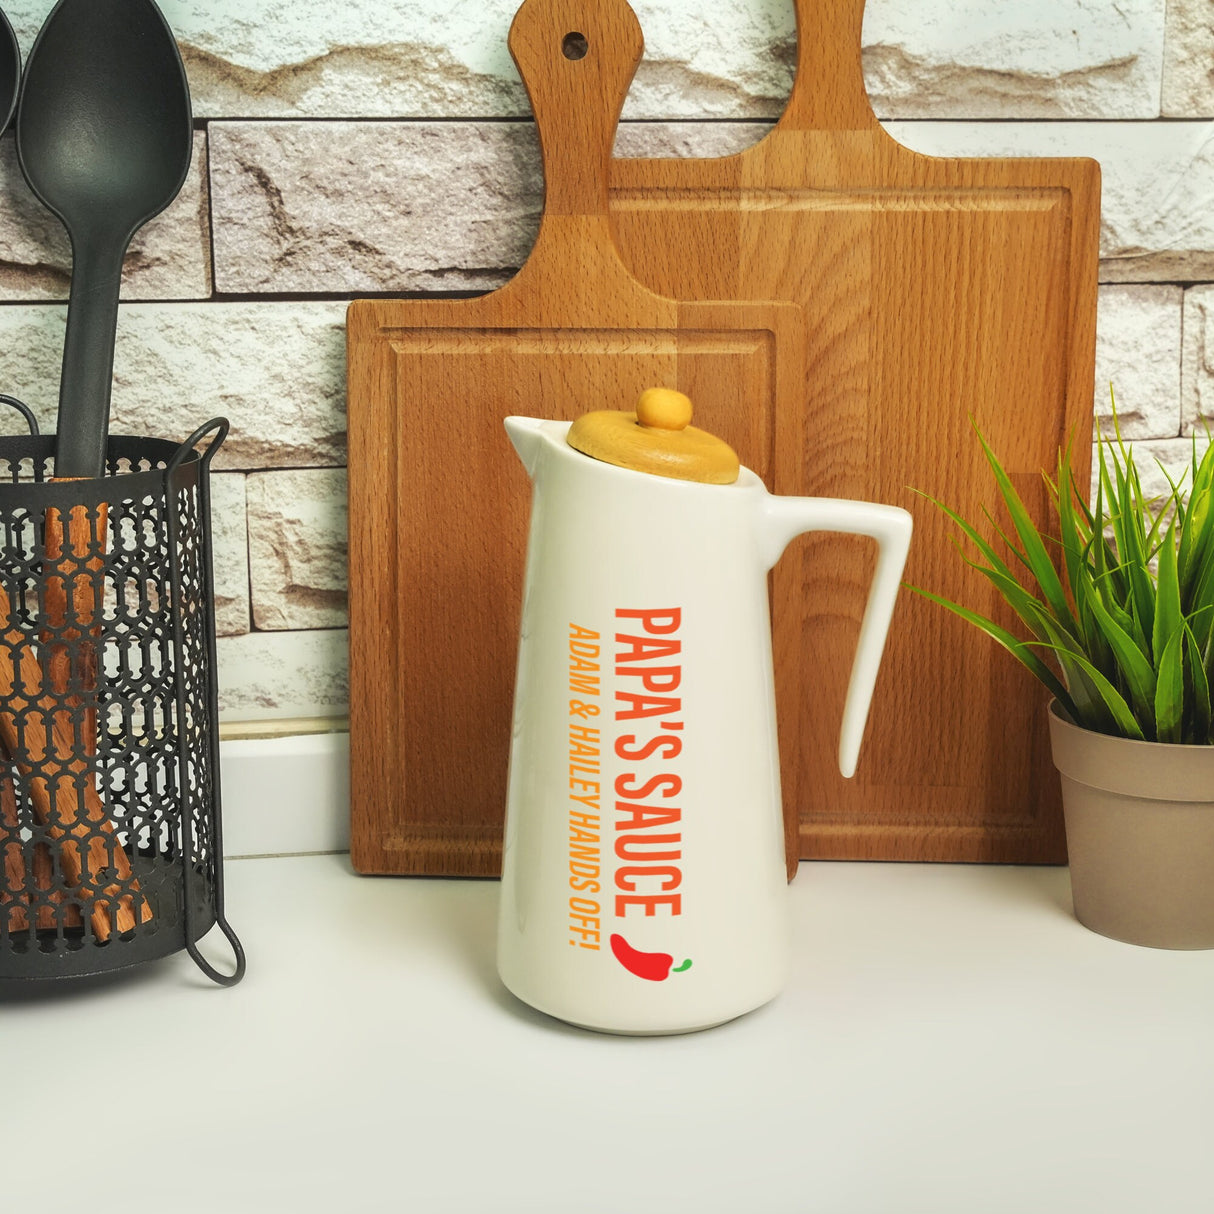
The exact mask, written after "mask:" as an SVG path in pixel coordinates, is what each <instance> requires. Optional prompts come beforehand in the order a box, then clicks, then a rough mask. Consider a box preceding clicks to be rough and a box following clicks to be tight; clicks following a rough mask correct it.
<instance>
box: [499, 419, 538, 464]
mask: <svg viewBox="0 0 1214 1214" xmlns="http://www.w3.org/2000/svg"><path fill="white" fill-rule="evenodd" d="M543 424H544V421H543V418H539V417H508V418H506V434H507V435H508V436H509V438H510V441H511V442H512V443H513V444H514V449H515V450H516V451H517V452H518V457H519V459H521V460H522V461H523V467H524V468H526V469H527V475H528V476H534V475H535V462H536V460H537V459H538V458H539V452H540V444H541V443H542V442H543V441H544V440H543V437H542V435H541V434H540V427H541V426H542V425H543Z"/></svg>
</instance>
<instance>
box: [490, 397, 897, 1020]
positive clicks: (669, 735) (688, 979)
mask: <svg viewBox="0 0 1214 1214" xmlns="http://www.w3.org/2000/svg"><path fill="white" fill-rule="evenodd" d="M651 395H652V396H653V398H655V399H657V400H658V401H659V405H658V406H655V407H654V409H656V410H657V411H658V413H661V412H662V410H665V409H666V405H667V404H668V403H669V402H670V401H671V400H675V401H676V402H677V401H684V402H685V401H686V398H685V397H680V396H679V394H676V393H670V392H664V391H661V390H659V391H658V392H656V393H654V394H650V393H647V394H646V397H650V396H651ZM642 400H643V401H644V400H645V398H642ZM663 402H665V403H663ZM639 408H640V409H641V416H642V419H643V420H645V421H649V422H650V423H651V424H650V425H644V424H643V422H642V421H637V420H636V418H637V415H636V414H625V413H613V414H591V415H588V417H586V418H582V419H579V421H578V422H576V423H574V426H575V427H580V426H582V424H583V423H585V422H590V421H591V420H592V419H603V418H606V420H608V421H610V422H613V423H614V424H613V425H612V426H611V427H609V429H610V431H611V434H613V435H615V436H616V438H614V439H613V438H612V437H610V435H609V436H608V439H607V440H606V441H607V443H608V445H610V444H611V443H612V442H614V441H616V440H617V439H623V440H626V442H625V443H624V446H625V447H626V448H627V450H625V451H623V452H622V453H621V454H620V456H619V458H617V457H616V456H615V455H613V454H612V453H611V452H610V451H607V452H606V453H605V454H603V453H601V452H600V450H599V449H598V448H597V447H594V449H595V453H596V455H600V456H601V457H600V458H592V457H591V456H590V455H587V454H584V453H583V450H584V449H589V448H591V447H593V444H592V443H588V442H586V441H583V442H581V443H579V445H580V446H582V447H583V450H579V449H575V447H574V446H571V445H570V441H567V435H568V434H569V431H570V423H568V422H555V421H541V420H538V419H535V418H525V417H511V418H507V419H506V430H507V432H508V434H509V436H510V440H511V442H512V443H513V444H514V446H515V449H516V450H517V451H518V453H519V455H520V456H521V458H522V461H523V463H524V464H525V465H526V468H527V471H528V473H529V474H530V476H531V479H532V481H533V484H534V494H533V498H532V513H531V531H530V538H529V542H528V555H527V569H526V579H525V583H524V592H523V614H522V628H521V640H520V646H519V656H518V677H517V683H516V687H515V704H514V728H513V739H512V748H511V757H510V777H509V792H508V800H507V809H506V834H505V849H504V854H503V866H502V889H501V908H500V917H499V926H498V969H499V972H500V974H501V977H502V980H503V982H504V983H505V984H506V986H507V987H508V988H509V989H510V990H511V991H512V992H514V994H515V995H517V996H518V997H519V998H520V999H522V1000H524V1001H525V1002H526V1003H529V1004H531V1005H532V1006H533V1007H536V1008H539V1009H540V1010H541V1011H544V1012H547V1013H549V1014H550V1015H553V1016H556V1017H559V1018H560V1019H562V1020H566V1021H569V1022H571V1023H573V1024H577V1025H582V1026H584V1027H587V1028H593V1029H598V1030H603V1031H608V1032H616V1033H674V1032H688V1031H692V1030H695V1029H701V1028H707V1027H709V1026H711V1025H714V1024H719V1023H721V1022H723V1021H726V1020H730V1019H732V1018H734V1017H736V1016H739V1015H741V1014H742V1013H744V1012H747V1011H749V1010H751V1009H752V1008H756V1007H758V1006H760V1005H761V1004H763V1003H766V1002H767V1001H768V1000H769V999H771V998H772V997H773V996H775V995H776V994H777V992H778V991H779V990H780V988H781V986H782V985H783V983H784V981H785V976H786V973H787V969H788V964H789V951H790V949H789V944H790V941H789V923H788V906H787V898H788V891H787V885H786V869H785V862H784V831H783V820H782V814H781V801H780V771H779V757H778V753H777V743H776V720H775V692H774V684H773V679H772V651H771V631H770V616H769V611H768V597H767V573H768V570H769V569H770V568H771V567H772V566H773V565H774V564H775V562H776V561H777V560H778V559H779V557H780V554H781V552H783V550H784V548H785V546H786V545H787V544H788V542H789V541H790V540H791V539H792V538H793V537H794V536H797V535H799V534H801V533H802V532H806V531H818V530H823V531H843V532H850V533H855V534H860V535H867V536H871V537H872V538H873V539H875V540H876V541H877V543H878V544H879V546H880V553H879V556H878V560H877V568H876V573H875V576H874V579H873V584H872V589H871V591H870V593H869V599H868V606H867V608H866V611H865V616H864V622H863V626H862V629H861V633H860V641H859V646H858V649H857V653H856V658H855V662H854V665H853V669H852V675H851V682H850V685H849V689H848V694H847V702H846V707H845V711H844V717H843V730H842V737H841V741H840V746H839V765H840V767H841V769H842V771H843V774H844V775H845V776H850V775H852V774H853V772H854V770H855V766H856V760H857V757H858V752H859V748H860V740H861V737H862V735H863V732H864V723H865V720H866V718H867V715H868V707H869V702H870V700H871V697H872V691H873V685H874V683H875V681H876V677H877V668H878V665H879V663H880V658H881V651H882V649H883V647H884V644H885V636H886V632H887V630H888V627H889V622H890V617H891V614H892V612H893V608H894V602H895V598H896V596H897V591H898V586H899V582H900V579H901V576H902V568H903V565H904V563H905V561H906V555H907V550H908V547H909V544H910V535H911V519H910V515H909V514H907V513H906V511H904V510H900V509H898V508H896V507H890V506H881V505H872V504H869V503H865V502H849V501H836V500H831V499H827V498H799V497H774V496H772V495H771V494H769V493H768V492H767V490H766V489H765V488H764V486H763V483H762V481H761V480H760V479H759V478H758V477H757V476H756V475H755V474H754V473H753V472H751V471H750V470H749V469H747V468H741V469H740V470H739V471H738V472H737V478H736V481H735V482H734V483H732V484H709V483H698V482H693V481H690V480H684V479H677V478H678V477H680V476H681V475H683V473H682V471H680V469H679V467H678V466H677V465H678V460H677V458H676V459H675V460H674V461H673V463H672V461H671V460H670V459H668V458H667V456H668V454H669V452H671V451H674V452H675V456H676V457H677V456H678V455H679V447H680V444H681V443H682V442H683V441H684V438H687V439H691V438H693V437H694V438H695V439H698V440H707V443H708V444H718V446H719V448H723V449H724V451H725V452H727V453H728V456H731V457H732V458H733V467H734V468H735V469H736V468H737V462H736V456H733V453H732V451H730V449H729V448H728V447H726V446H725V444H724V443H721V442H720V440H716V439H713V438H711V436H708V435H705V434H704V432H703V431H700V430H696V429H695V428H694V427H690V426H688V427H686V432H685V434H683V433H681V431H682V429H683V427H681V426H679V425H678V423H679V422H680V421H684V420H686V419H688V418H689V417H690V403H689V402H687V412H686V415H685V417H684V418H680V417H675V418H674V420H673V422H672V421H671V419H670V418H669V417H668V416H665V415H662V416H658V415H657V414H656V413H655V412H654V409H651V410H650V413H649V414H648V415H647V414H646V413H645V412H644V410H643V406H642V407H639ZM678 411H679V406H678V405H677V403H676V405H675V412H676V413H678ZM576 435H577V431H576V430H575V436H574V437H575V438H576ZM651 438H652V439H654V440H655V443H654V446H653V449H652V450H647V448H648V444H649V440H650V439H651ZM637 450H640V459H639V460H634V459H633V458H632V456H633V455H634V454H635V452H636V451H637ZM695 458H696V457H693V459H692V462H693V463H694V462H695ZM606 459H615V460H616V462H605V460H606ZM626 462H630V463H633V464H634V465H635V466H634V467H626V466H619V464H621V463H626ZM636 466H640V467H657V468H660V469H661V474H660V475H655V474H653V473H652V472H648V471H638V470H636Z"/></svg>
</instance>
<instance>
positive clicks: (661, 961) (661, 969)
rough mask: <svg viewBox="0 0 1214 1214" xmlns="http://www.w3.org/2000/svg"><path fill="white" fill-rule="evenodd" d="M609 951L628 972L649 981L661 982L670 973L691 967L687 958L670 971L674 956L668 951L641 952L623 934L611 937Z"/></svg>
mask: <svg viewBox="0 0 1214 1214" xmlns="http://www.w3.org/2000/svg"><path fill="white" fill-rule="evenodd" d="M611 951H612V952H613V953H614V954H615V959H616V960H617V961H618V962H619V963H620V964H621V965H622V966H623V967H624V968H625V969H626V970H627V971H628V972H629V973H630V974H635V975H636V976H637V977H638V978H647V979H648V980H649V981H650V982H662V981H664V980H665V979H666V978H667V976H668V975H670V974H671V973H675V974H681V973H682V972H683V971H684V970H688V969H690V968H691V961H690V959H689V960H687V961H684V962H683V964H682V965H678V966H675V968H674V970H673V971H672V970H671V968H670V967H671V965H672V964H674V958H673V957H672V956H671V955H670V954H669V953H643V952H641V951H640V949H636V948H633V947H632V945H631V944H629V943H628V941H627V940H625V939H624V937H623V936H619V935H613V936H612V937H611Z"/></svg>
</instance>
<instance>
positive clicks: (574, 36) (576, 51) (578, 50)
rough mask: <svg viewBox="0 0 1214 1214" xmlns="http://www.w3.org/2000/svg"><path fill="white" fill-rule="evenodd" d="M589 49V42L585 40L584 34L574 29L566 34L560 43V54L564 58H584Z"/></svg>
mask: <svg viewBox="0 0 1214 1214" xmlns="http://www.w3.org/2000/svg"><path fill="white" fill-rule="evenodd" d="M589 49H590V43H589V42H587V41H586V35H585V34H579V33H578V32H577V31H576V30H574V31H573V32H572V33H569V34H566V35H565V38H564V41H563V42H562V43H561V54H562V55H564V56H565V58H566V59H585V58H586V52H587V51H588V50H589Z"/></svg>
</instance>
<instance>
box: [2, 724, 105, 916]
mask: <svg viewBox="0 0 1214 1214" xmlns="http://www.w3.org/2000/svg"><path fill="white" fill-rule="evenodd" d="M0 763H3V765H4V767H3V770H0V851H2V852H3V853H4V885H3V887H0V935H3V934H4V933H5V932H6V931H7V932H24V931H27V930H28V929H29V926H30V917H29V907H30V905H31V903H32V902H33V895H32V893H31V891H30V885H29V872H28V871H27V869H26V854H27V853H26V846H25V844H24V843H23V842H22V840H21V835H20V828H21V820H20V816H19V815H18V812H17V781H16V777H15V775H14V773H13V771H12V767H11V764H12V759H11V756H10V755H9V753H8V751H7V749H6V748H5V747H3V746H0ZM31 867H32V870H33V879H34V882H33V888H34V889H35V890H44V891H45V890H50V891H51V893H50V902H51V904H52V905H47V904H45V903H44V904H42V905H41V906H39V907H38V911H37V914H36V916H35V925H36V927H37V928H38V929H39V930H40V931H41V930H51V931H53V930H54V929H55V926H56V920H57V918H58V916H59V915H62V917H63V926H64V927H79V926H80V924H81V922H82V919H81V915H80V906H79V904H78V903H76V902H68V897H69V895H68V894H66V893H65V892H64V891H63V890H61V889H54V888H53V887H54V884H55V862H54V860H53V858H52V856H51V850H50V848H49V847H47V845H46V844H45V843H35V844H34V850H33V860H32V865H31ZM64 902H68V905H67V907H66V908H64V909H63V910H62V911H56V910H55V904H62V903H64ZM107 927H108V923H107Z"/></svg>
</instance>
